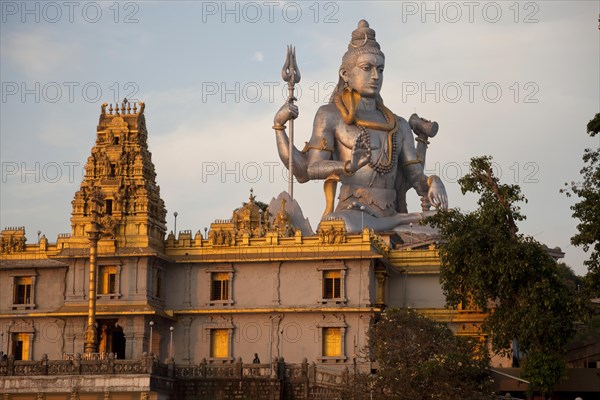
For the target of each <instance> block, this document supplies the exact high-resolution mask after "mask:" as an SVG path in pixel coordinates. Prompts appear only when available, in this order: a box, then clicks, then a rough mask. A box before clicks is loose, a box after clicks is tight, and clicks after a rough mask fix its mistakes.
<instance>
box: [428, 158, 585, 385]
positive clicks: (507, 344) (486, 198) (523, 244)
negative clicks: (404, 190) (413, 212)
mask: <svg viewBox="0 0 600 400" xmlns="http://www.w3.org/2000/svg"><path fill="white" fill-rule="evenodd" d="M459 183H460V185H461V189H462V192H463V194H464V193H467V192H475V193H478V194H479V195H480V199H479V202H478V204H479V207H478V209H477V210H475V211H473V212H469V213H463V212H461V211H460V210H449V211H441V212H438V213H437V214H436V215H435V216H434V217H432V218H430V219H429V221H428V222H429V223H431V224H432V225H433V226H435V227H437V228H439V230H440V232H441V234H442V237H443V238H444V241H443V243H442V245H441V246H440V258H441V268H440V281H441V285H442V289H443V291H444V294H445V295H446V298H447V303H448V305H449V306H453V307H455V306H457V305H459V304H460V303H465V304H466V303H467V302H469V300H470V301H471V302H473V303H474V304H475V305H476V306H477V307H478V308H480V309H481V310H483V311H486V312H489V316H488V317H487V318H486V320H485V322H484V325H483V327H482V329H483V330H484V332H485V333H486V334H487V335H488V337H489V339H490V340H491V343H492V348H493V349H494V350H495V351H496V352H499V353H500V354H503V355H510V354H511V344H512V341H513V340H515V339H516V340H517V341H518V344H519V348H520V349H521V350H522V351H524V352H525V353H526V357H525V360H524V361H523V364H522V366H523V376H524V377H526V379H528V380H530V381H531V382H532V385H531V389H535V390H540V391H542V392H543V393H547V392H549V391H551V389H552V386H553V385H554V384H555V383H556V382H557V381H558V380H559V379H560V377H561V374H562V372H563V370H564V367H565V361H564V354H565V352H566V346H567V343H568V340H569V338H570V337H572V335H573V320H574V318H575V314H576V312H577V310H578V308H577V305H576V302H575V301H574V300H573V296H572V293H571V292H570V290H569V287H568V286H567V284H566V282H567V281H566V280H565V279H564V276H565V271H564V267H563V268H561V267H559V266H558V265H557V263H556V262H555V261H554V259H552V257H550V255H548V252H547V251H546V248H545V247H544V246H543V245H541V244H540V243H538V242H537V241H536V240H535V239H533V238H531V237H528V236H525V235H522V234H519V233H518V228H517V226H516V222H515V221H520V220H523V219H525V216H524V215H522V214H521V213H520V209H519V207H518V205H517V204H516V203H517V202H519V201H526V200H525V198H524V196H523V195H522V194H521V191H520V188H519V186H518V185H505V184H501V183H500V182H499V180H498V178H496V177H495V176H494V174H493V170H492V167H491V158H490V157H480V158H473V159H472V160H471V170H470V172H469V174H467V175H466V176H465V177H464V178H462V179H460V180H459ZM546 361H547V362H549V364H547V365H544V366H543V367H542V366H541V363H544V362H546Z"/></svg>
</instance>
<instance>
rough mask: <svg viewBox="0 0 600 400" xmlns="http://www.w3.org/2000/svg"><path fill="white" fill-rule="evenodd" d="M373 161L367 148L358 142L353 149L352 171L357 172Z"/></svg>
mask: <svg viewBox="0 0 600 400" xmlns="http://www.w3.org/2000/svg"><path fill="white" fill-rule="evenodd" d="M370 159H371V157H370V155H369V152H368V151H367V147H366V146H365V144H364V143H363V142H361V141H358V140H357V141H356V142H355V143H354V146H353V147H352V158H351V159H350V168H349V169H350V170H351V171H352V172H356V171H358V170H359V169H361V168H362V167H364V166H365V165H367V164H368V163H369V160H370Z"/></svg>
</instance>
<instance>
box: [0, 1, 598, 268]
mask: <svg viewBox="0 0 600 400" xmlns="http://www.w3.org/2000/svg"><path fill="white" fill-rule="evenodd" d="M0 6H1V10H0V11H1V24H0V81H1V84H2V88H1V89H2V90H1V96H2V98H1V99H0V164H1V170H0V172H1V176H0V179H1V181H0V226H2V227H8V226H25V228H26V232H27V237H28V239H29V242H30V243H34V242H35V241H36V240H37V232H38V231H41V232H42V233H43V234H44V235H46V237H47V238H48V239H49V240H50V242H54V241H55V240H56V237H57V235H58V234H59V233H64V232H70V222H69V219H70V213H71V200H72V199H73V195H74V193H75V192H76V191H77V190H78V188H79V185H80V183H81V180H82V178H83V167H84V165H85V161H86V159H87V157H88V156H89V154H90V150H91V148H92V146H93V145H94V142H95V135H96V125H97V121H98V117H99V114H100V105H101V104H102V103H104V102H107V103H114V102H117V101H118V102H120V101H121V100H122V99H123V98H124V97H127V98H128V99H129V100H130V101H135V100H141V101H144V102H145V104H146V109H145V115H146V122H147V127H148V132H149V135H148V143H149V147H150V151H151V152H152V160H153V162H154V164H155V166H156V172H157V182H158V184H159V185H160V187H161V196H162V198H163V199H164V201H165V203H166V207H167V210H168V214H167V226H168V228H167V230H168V231H171V230H173V229H174V216H173V213H174V212H177V213H178V218H177V230H183V229H190V230H192V231H193V232H196V231H198V230H200V231H201V232H203V231H204V228H205V227H208V226H210V223H211V222H213V221H214V220H215V219H223V218H230V216H231V212H232V210H233V209H235V208H237V207H239V206H240V205H241V204H242V202H244V201H247V199H248V196H249V191H250V189H251V188H253V189H254V193H255V195H256V196H257V198H258V199H259V200H261V201H264V202H269V201H270V200H271V198H273V197H276V196H277V195H278V194H279V193H280V192H282V191H284V190H286V189H287V180H286V174H287V170H286V169H285V167H284V166H283V165H282V164H281V162H280V160H279V157H278V155H277V150H276V145H275V135H274V132H273V130H272V129H271V126H272V125H273V116H274V115H275V113H276V112H277V110H278V109H279V107H280V106H281V105H282V104H283V102H284V101H285V99H286V97H287V94H286V91H287V89H286V86H285V83H284V82H283V81H282V78H281V68H282V66H283V63H284V61H285V52H286V46H287V45H288V44H293V45H294V46H295V47H296V58H297V63H298V67H299V69H300V72H301V77H302V79H301V81H300V83H299V84H298V87H297V93H296V97H297V98H298V101H297V104H298V107H299V109H300V116H299V118H298V119H297V120H296V122H295V136H296V138H295V143H296V145H297V146H298V147H299V148H302V147H303V145H304V142H305V141H307V140H308V139H309V138H310V135H311V130H312V120H313V117H314V115H315V112H316V110H317V109H318V107H319V106H321V105H323V104H325V103H326V102H327V101H328V98H329V94H330V93H331V90H332V89H333V85H334V84H335V83H336V82H337V79H338V69H339V66H340V63H341V57H342V55H343V54H344V52H345V51H346V49H347V45H348V42H349V40H350V35H351V33H352V31H353V30H354V29H355V28H356V26H357V23H358V21H359V20H360V19H362V18H364V19H366V20H367V21H368V22H369V24H370V26H371V28H373V29H374V30H375V31H376V34H377V41H378V42H379V43H380V45H381V49H382V51H383V52H384V53H385V62H386V66H385V72H384V80H383V89H382V92H381V94H382V97H383V99H384V102H385V104H386V106H387V107H388V108H390V109H391V110H392V111H393V112H394V113H396V114H397V115H400V116H402V117H404V118H408V117H409V116H410V115H411V114H412V113H414V112H416V113H418V114H419V115H420V116H423V117H426V118H428V119H432V120H435V121H437V122H438V123H439V126H440V130H439V133H438V135H437V136H436V137H435V138H433V139H432V140H431V145H430V147H429V150H428V153H427V164H426V173H427V174H437V175H438V176H440V177H441V179H442V181H443V182H444V184H445V186H446V189H447V192H448V196H449V203H450V207H454V208H460V209H461V210H464V211H470V210H474V209H475V208H476V206H477V204H476V200H477V199H476V197H474V196H470V195H467V196H463V195H462V194H461V192H460V188H459V185H458V183H457V180H458V178H460V177H461V176H463V175H465V174H466V173H467V172H468V163H469V160H470V158H471V157H475V156H482V155H490V156H492V157H493V159H494V166H495V167H496V173H497V175H499V176H500V177H501V180H502V182H504V183H510V184H518V185H520V186H521V189H522V191H523V194H524V195H525V196H526V197H527V199H528V202H527V203H526V204H522V211H523V213H524V214H525V215H526V216H527V220H526V221H524V222H522V223H521V224H520V225H519V227H520V231H521V232H522V233H524V234H527V235H531V236H533V237H535V238H536V239H537V240H539V241H540V242H543V243H545V244H547V245H548V246H550V247H555V246H558V247H560V248H561V249H562V250H563V251H564V252H565V253H566V256H565V262H566V263H567V264H568V265H570V266H571V267H572V268H573V269H574V270H575V272H576V273H577V274H580V275H581V274H584V273H585V271H586V268H585V266H584V265H583V261H584V260H585V259H586V258H587V256H586V254H585V253H584V252H583V251H582V250H581V249H580V248H576V247H574V246H572V245H571V244H570V237H571V236H572V235H573V234H575V233H576V225H577V221H576V220H574V219H573V218H572V217H571V210H570V208H569V207H570V206H571V205H572V204H574V201H575V200H574V199H569V198H567V197H566V196H565V195H564V194H561V193H559V190H560V189H561V188H562V187H563V185H564V183H565V182H570V181H573V180H575V181H577V180H579V179H580V174H579V171H580V169H581V167H582V161H581V156H582V154H583V151H584V149H585V148H588V147H598V146H599V140H600V138H595V139H592V138H590V137H589V136H588V135H587V134H586V131H585V126H586V124H587V122H588V121H589V120H591V119H592V118H593V117H594V115H595V114H596V113H597V112H599V111H600V76H599V75H600V72H599V71H600V65H599V64H600V53H599V51H600V50H599V49H600V30H599V29H598V15H599V12H600V2H599V1H523V2H516V1H514V2H513V1H498V2H493V1H487V2H479V1H472V2H466V1H465V2H463V1H458V2H453V1H450V2H438V1H431V2H423V1H368V2H367V1H323V2H315V1H306V2H304V1H302V2H293V1H258V2H252V1H249V2H234V1H232V2H221V1H218V2H213V1H205V2H200V1H119V2H116V1H88V2H80V1H72V2H65V1H56V2H53V1H49V2H48V1H42V2H40V1H28V2H22V1H2V2H0ZM322 193H323V192H322V182H308V183H305V184H297V183H296V184H295V185H294V195H295V199H296V200H297V201H298V203H299V204H300V206H301V208H302V210H303V212H304V215H305V216H306V217H308V218H309V220H310V222H311V224H312V226H313V229H316V225H317V224H318V221H319V219H320V216H321V214H322V212H323V209H324V197H323V194H322ZM408 197H409V211H418V210H419V208H420V207H419V204H420V202H419V198H418V196H417V194H416V193H414V192H410V193H409V194H408Z"/></svg>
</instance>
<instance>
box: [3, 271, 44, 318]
mask: <svg viewBox="0 0 600 400" xmlns="http://www.w3.org/2000/svg"><path fill="white" fill-rule="evenodd" d="M24 272H25V271H21V272H20V274H19V275H17V274H14V275H12V274H11V275H12V277H13V278H12V284H13V287H12V293H13V299H12V301H13V304H12V309H13V310H29V309H34V308H35V281H36V278H37V274H36V273H35V271H33V270H30V271H27V272H25V274H27V275H25V274H24ZM8 290H9V291H10V288H9V289H8ZM9 293H10V292H9Z"/></svg>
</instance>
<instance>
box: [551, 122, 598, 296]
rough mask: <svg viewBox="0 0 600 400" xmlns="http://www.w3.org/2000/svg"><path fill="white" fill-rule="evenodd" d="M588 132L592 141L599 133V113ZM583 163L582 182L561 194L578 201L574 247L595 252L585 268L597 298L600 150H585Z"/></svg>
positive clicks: (572, 239) (572, 184) (574, 215)
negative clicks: (576, 231)
mask: <svg viewBox="0 0 600 400" xmlns="http://www.w3.org/2000/svg"><path fill="white" fill-rule="evenodd" d="M587 131H588V134H589V135H590V136H591V137H594V136H596V135H597V134H598V133H599V132H600V113H598V114H596V116H595V117H594V119H592V120H591V121H590V122H589V123H588V124H587ZM583 163H584V166H583V168H582V169H581V171H580V173H581V176H582V179H583V181H582V182H571V183H565V186H566V188H565V189H563V190H561V192H563V193H565V194H566V195H567V196H569V197H571V196H572V195H575V196H577V197H578V198H579V201H578V202H577V203H576V204H575V205H573V206H572V207H571V210H572V211H573V218H577V219H578V220H579V221H580V223H579V224H578V225H577V230H578V233H577V234H576V235H575V236H573V237H572V238H571V243H572V244H573V245H575V246H582V247H583V250H584V251H586V252H587V251H589V250H590V248H592V249H593V250H592V252H591V254H590V258H589V259H588V260H586V261H585V262H584V264H585V265H586V266H587V267H588V271H589V274H588V276H587V279H586V284H587V285H586V286H587V287H588V288H590V289H591V290H592V291H594V292H595V295H596V296H597V295H600V146H598V147H597V148H596V149H585V150H584V153H583Z"/></svg>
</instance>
